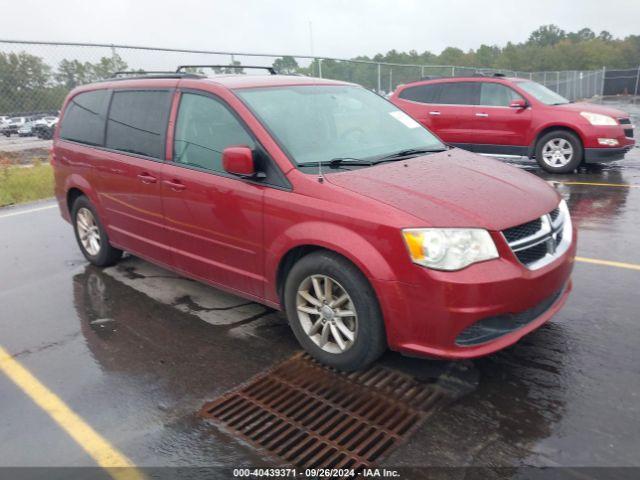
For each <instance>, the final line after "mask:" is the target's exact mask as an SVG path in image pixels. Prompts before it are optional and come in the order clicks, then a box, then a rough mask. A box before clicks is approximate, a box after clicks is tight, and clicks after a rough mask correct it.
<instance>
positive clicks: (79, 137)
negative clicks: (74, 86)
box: [60, 90, 109, 146]
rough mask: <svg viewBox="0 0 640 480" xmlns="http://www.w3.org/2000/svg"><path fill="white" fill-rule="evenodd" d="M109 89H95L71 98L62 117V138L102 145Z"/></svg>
mask: <svg viewBox="0 0 640 480" xmlns="http://www.w3.org/2000/svg"><path fill="white" fill-rule="evenodd" d="M108 106H109V91H107V90H95V91H92V92H85V93H81V94H79V95H76V96H75V97H73V98H72V99H71V101H70V102H69V104H68V105H67V108H66V110H65V112H64V116H63V118H62V125H61V126H60V138H63V139H65V140H73V141H74V142H80V143H86V144H87V145H96V146H102V145H103V143H104V122H105V117H106V114H107V108H108Z"/></svg>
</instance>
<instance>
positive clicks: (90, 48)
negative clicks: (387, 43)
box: [0, 40, 640, 151]
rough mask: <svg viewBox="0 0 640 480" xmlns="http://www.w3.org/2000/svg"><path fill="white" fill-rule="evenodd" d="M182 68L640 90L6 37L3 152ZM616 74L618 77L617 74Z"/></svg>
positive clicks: (582, 93) (578, 77)
mask: <svg viewBox="0 0 640 480" xmlns="http://www.w3.org/2000/svg"><path fill="white" fill-rule="evenodd" d="M179 65H235V67H233V68H230V67H221V68H218V69H215V70H216V71H217V72H218V73H245V74H251V73H253V72H254V71H253V70H249V69H245V70H243V69H242V65H245V66H249V65H257V66H265V67H275V69H276V70H277V71H278V72H280V73H285V74H297V75H309V76H315V77H322V78H331V79H336V80H343V81H348V82H353V83H357V84H360V85H362V86H364V87H366V88H368V89H370V90H373V91H376V92H378V93H380V94H382V95H386V94H389V93H390V92H392V91H393V90H394V89H395V88H396V87H397V86H398V85H400V84H404V83H408V82H412V81H416V80H420V79H423V78H433V77H459V76H470V75H479V74H484V75H491V74H494V73H502V74H504V75H508V76H516V77H523V78H529V79H531V80H534V81H536V82H539V83H542V84H544V85H546V86H547V87H548V88H550V89H551V90H554V91H556V92H558V93H560V94H561V95H563V96H564V97H566V98H568V99H570V100H579V99H590V98H593V97H599V96H601V95H602V94H603V93H605V90H606V88H605V85H606V84H607V82H609V81H618V80H620V78H618V77H624V79H623V80H624V82H627V83H625V85H626V87H625V89H624V92H625V93H630V92H632V88H631V84H632V83H633V78H635V85H634V87H635V92H637V91H638V75H640V68H639V69H638V70H637V72H636V70H633V71H617V70H616V71H609V72H608V71H606V70H605V69H601V70H592V71H553V72H522V71H512V70H496V69H491V68H482V67H460V66H452V65H406V64H395V63H386V62H375V61H371V60H359V59H351V60H346V59H338V58H327V57H312V56H308V55H277V54H254V53H246V52H245V53H242V52H235V53H234V52H217V51H205V50H184V49H171V48H148V47H137V46H128V45H107V44H86V43H54V42H30V41H15V40H0V132H2V133H4V134H5V135H4V136H3V135H0V151H8V150H7V149H9V148H13V147H7V144H6V140H7V139H6V138H5V136H7V135H8V136H9V137H13V135H14V134H16V136H17V135H21V133H20V132H19V130H20V127H21V126H23V123H24V122H31V123H33V122H35V120H37V119H38V118H41V117H44V116H47V115H48V116H51V117H55V116H57V114H58V110H59V108H60V106H61V105H62V102H63V100H64V98H65V96H66V95H67V93H68V92H69V91H70V90H71V89H73V88H74V87H76V86H78V85H82V84H86V83H91V82H95V81H99V80H103V79H106V78H110V77H112V76H113V74H114V73H115V72H117V71H131V72H142V71H175V70H176V68H177V67H178V66H179ZM611 72H614V73H615V72H618V73H615V75H611ZM630 72H631V73H630ZM205 73H206V72H205ZM634 74H635V77H634ZM632 77H633V78H632ZM616 88H617V87H616ZM619 89H620V88H618V90H619ZM614 90H615V88H614ZM616 93H623V92H617V91H616ZM11 117H18V118H20V120H19V122H23V123H19V124H17V125H13V126H12V127H11V129H9V128H6V127H7V122H8V119H9V118H11ZM25 132H26V133H25ZM23 133H25V135H24V136H25V137H26V136H31V137H33V136H34V135H33V131H31V132H30V131H28V129H26V128H25V129H23ZM12 141H13V140H12ZM17 148H22V147H17Z"/></svg>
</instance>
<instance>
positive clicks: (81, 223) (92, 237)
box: [76, 207, 100, 257]
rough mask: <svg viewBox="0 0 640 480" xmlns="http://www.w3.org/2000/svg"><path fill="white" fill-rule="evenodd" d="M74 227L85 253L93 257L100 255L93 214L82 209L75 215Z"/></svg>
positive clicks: (96, 224) (98, 233)
mask: <svg viewBox="0 0 640 480" xmlns="http://www.w3.org/2000/svg"><path fill="white" fill-rule="evenodd" d="M76 227H77V229H78V237H79V238H80V243H81V244H82V247H83V248H84V249H85V250H86V252H87V253H88V254H89V255H91V256H92V257H95V256H96V255H98V253H100V229H99V227H98V223H97V222H96V219H95V217H94V216H93V212H92V211H91V210H89V209H88V208H85V207H82V208H81V209H79V210H78V213H77V214H76Z"/></svg>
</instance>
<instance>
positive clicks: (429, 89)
mask: <svg viewBox="0 0 640 480" xmlns="http://www.w3.org/2000/svg"><path fill="white" fill-rule="evenodd" d="M439 92H440V85H439V84H436V85H418V86H415V87H409V88H405V89H404V90H402V91H401V92H400V95H398V96H399V97H400V98H402V99H404V100H411V101H412V102H419V103H438V95H439Z"/></svg>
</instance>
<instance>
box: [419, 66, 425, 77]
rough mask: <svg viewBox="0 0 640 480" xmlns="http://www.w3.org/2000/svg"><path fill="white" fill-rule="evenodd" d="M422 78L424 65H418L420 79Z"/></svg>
mask: <svg viewBox="0 0 640 480" xmlns="http://www.w3.org/2000/svg"><path fill="white" fill-rule="evenodd" d="M423 78H424V65H422V66H421V67H420V79H423Z"/></svg>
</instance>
